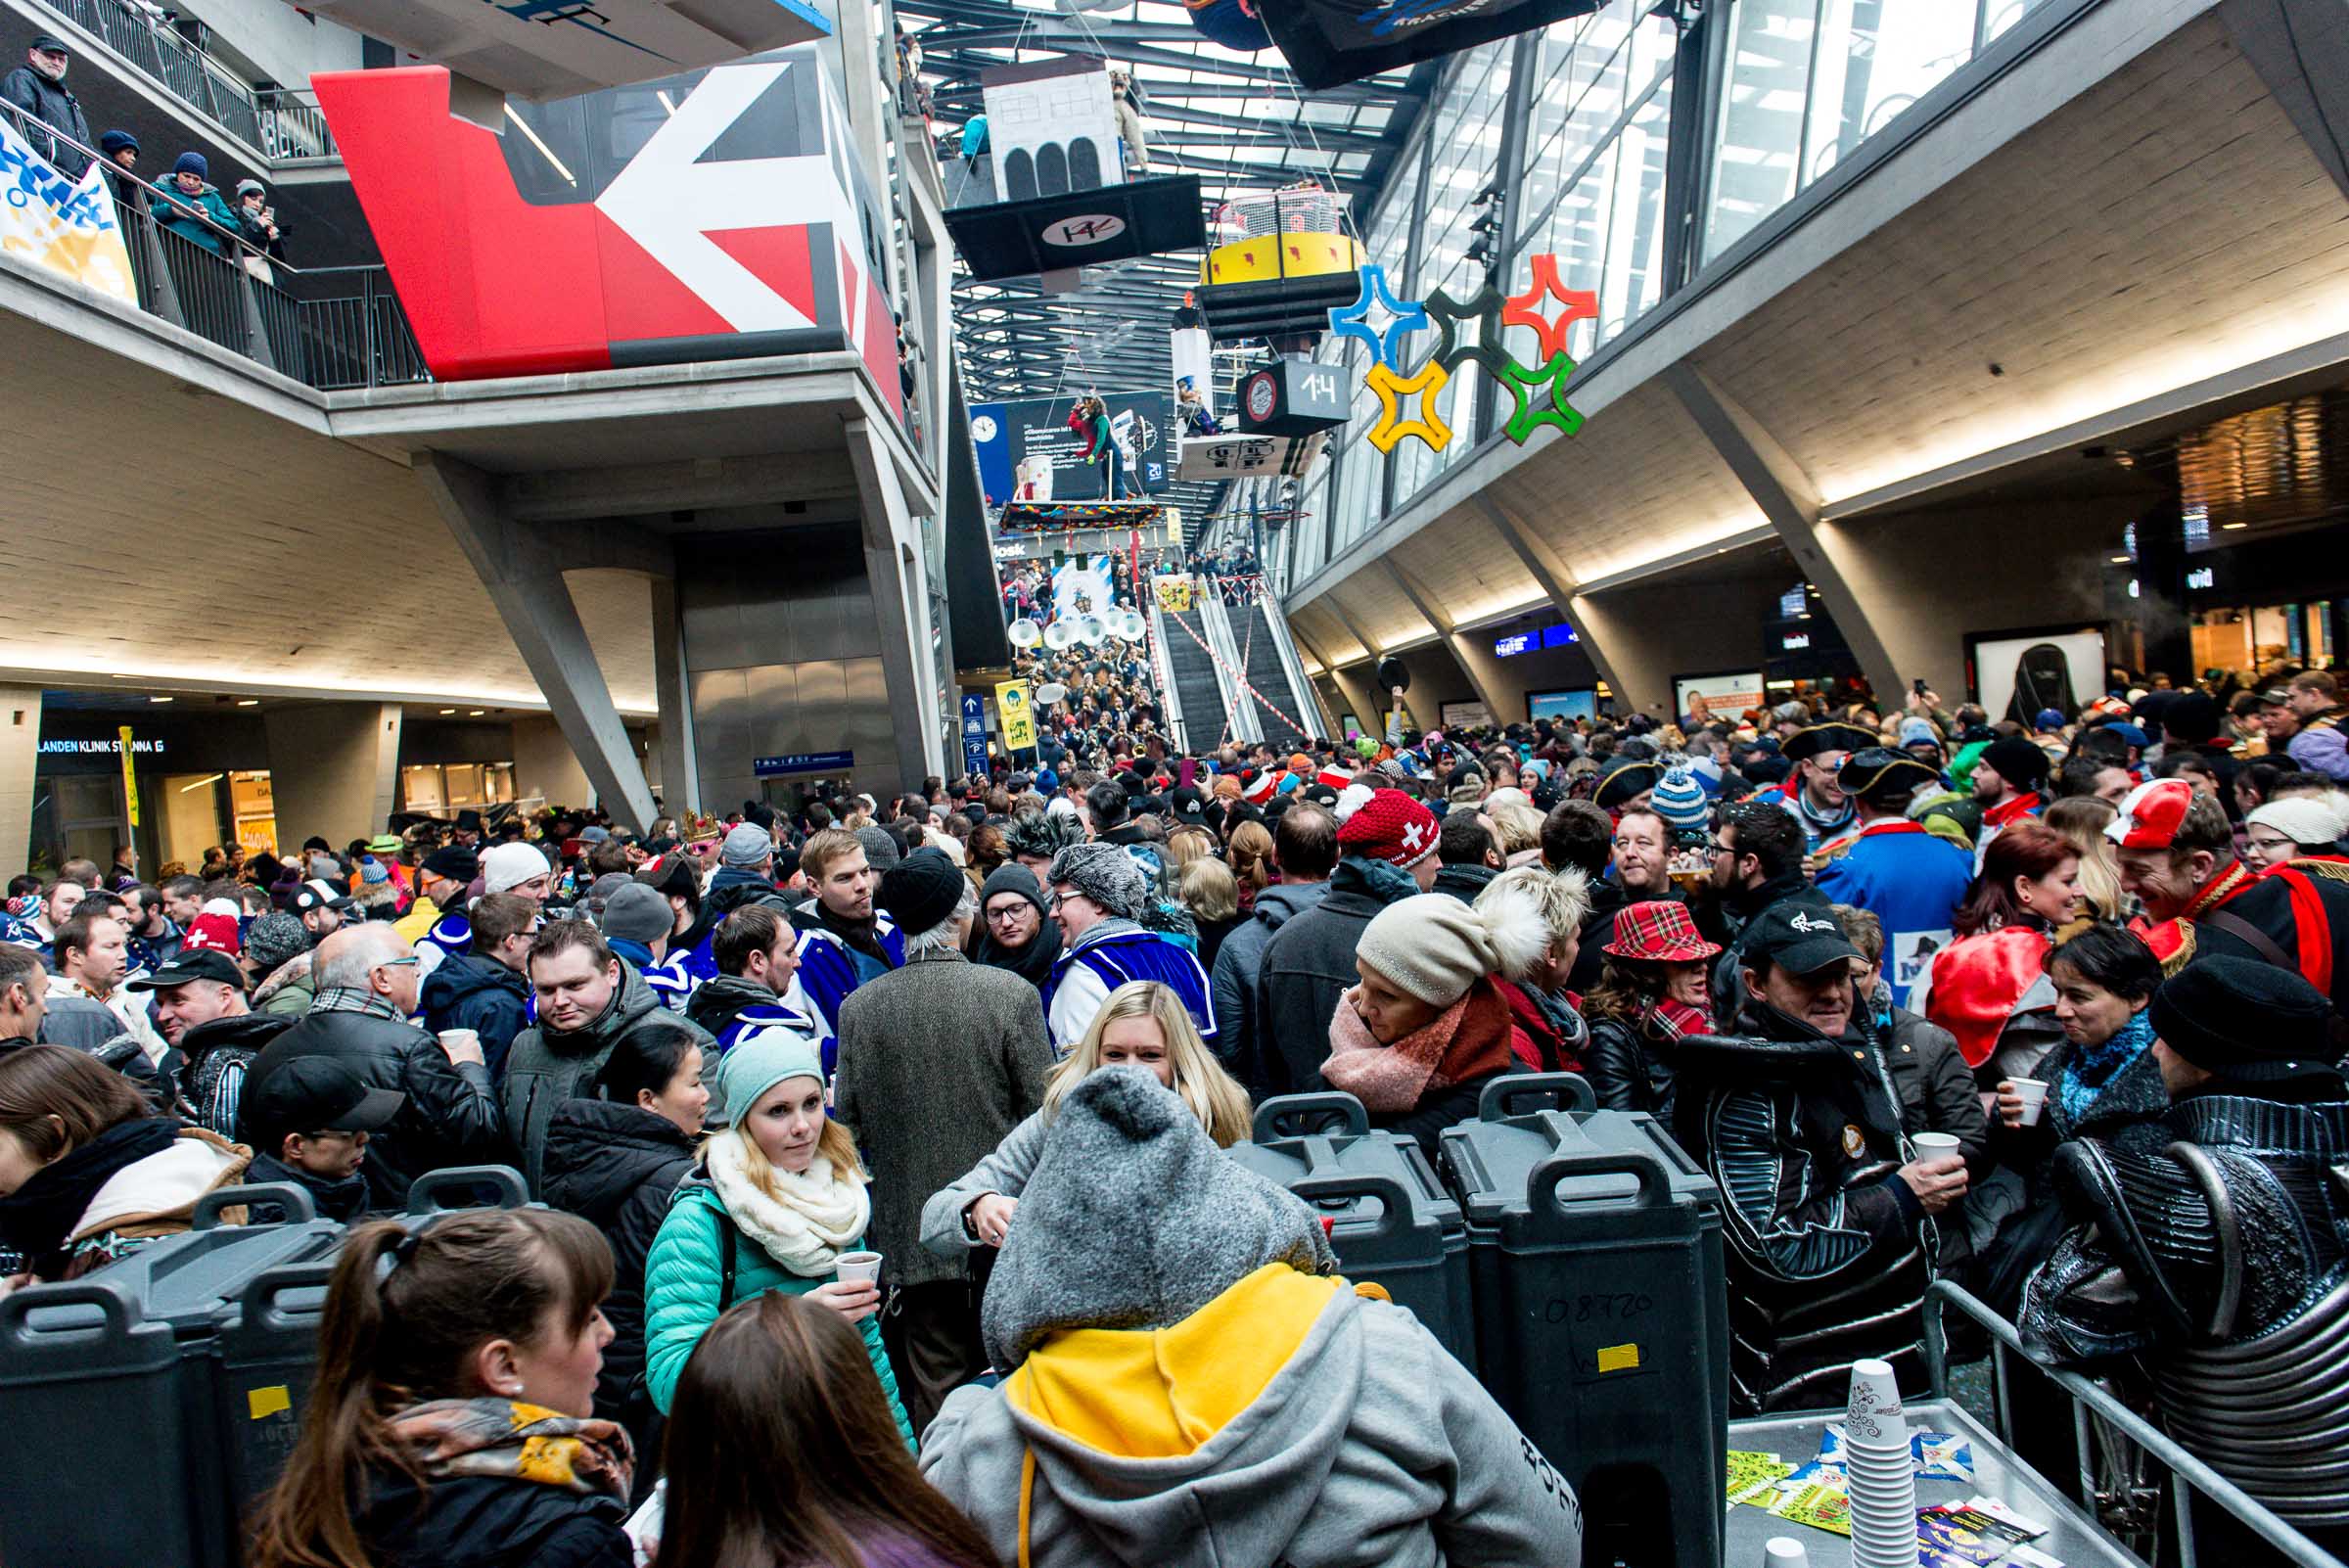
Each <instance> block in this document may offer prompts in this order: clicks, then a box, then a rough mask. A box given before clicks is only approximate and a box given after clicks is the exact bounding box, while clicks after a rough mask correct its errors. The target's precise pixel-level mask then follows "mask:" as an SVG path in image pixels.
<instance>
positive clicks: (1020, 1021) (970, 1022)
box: [833, 850, 1052, 1433]
mask: <svg viewBox="0 0 2349 1568" xmlns="http://www.w3.org/2000/svg"><path fill="white" fill-rule="evenodd" d="M875 902H876V903H877V904H878V906H879V907H880V908H881V909H883V910H884V911H885V912H887V914H888V915H889V917H890V919H891V921H892V922H894V923H895V924H896V926H897V928H898V930H899V931H901V932H903V933H904V934H905V962H904V964H903V966H902V967H900V968H897V969H893V970H890V971H889V972H888V973H886V974H883V975H879V976H877V977H875V978H874V979H871V980H868V981H866V982H865V983H864V984H863V985H861V986H858V987H857V988H856V989H855V990H854V991H853V992H850V993H849V995H848V997H847V999H845V1000H844V1001H843V1002H842V1003H841V1005H840V1066H839V1070H838V1073H837V1074H836V1076H835V1077H834V1079H833V1105H834V1114H835V1115H836V1116H838V1117H839V1119H840V1120H841V1121H842V1122H844V1123H846V1124H847V1125H848V1127H849V1129H850V1130H852V1131H853V1132H854V1133H855V1134H856V1144H857V1147H858V1149H859V1150H861V1151H862V1153H863V1155H864V1158H865V1160H866V1161H867V1163H868V1164H869V1165H870V1166H871V1167H872V1174H873V1185H872V1189H871V1191H872V1203H873V1217H872V1224H871V1227H870V1228H869V1229H868V1230H867V1231H866V1232H865V1236H866V1240H865V1244H866V1245H867V1246H869V1247H871V1248H872V1249H873V1250H874V1251H876V1252H879V1253H881V1254H882V1255H884V1256H885V1257H886V1258H887V1259H888V1263H887V1264H886V1265H885V1266H884V1268H885V1272H886V1275H887V1278H888V1280H889V1282H890V1283H891V1284H892V1285H893V1286H894V1287H895V1290H894V1292H893V1294H892V1297H891V1300H890V1306H889V1311H888V1313H887V1314H886V1316H885V1317H884V1318H883V1320H882V1324H881V1333H882V1339H883V1342H884V1343H885V1344H886V1345H887V1347H888V1349H889V1356H890V1360H891V1362H892V1364H893V1365H894V1366H895V1368H896V1371H897V1374H898V1393H899V1394H900V1395H901V1396H902V1397H903V1398H904V1401H905V1413H906V1416H907V1417H908V1418H909V1419H910V1420H911V1421H912V1423H913V1429H914V1431H915V1432H917V1433H918V1432H920V1431H921V1430H922V1428H924V1427H925V1426H927V1425H928V1424H929V1423H930V1420H931V1418H932V1417H934V1416H936V1415H937V1414H938V1409H939V1407H940V1406H941V1405H942V1404H944V1401H945V1397H946V1395H947V1394H948V1393H949V1392H951V1391H952V1390H953V1389H955V1388H956V1387H958V1386H959V1385H961V1384H963V1383H966V1382H968V1381H970V1380H971V1379H972V1378H974V1377H976V1376H978V1375H979V1374H980V1373H981V1372H983V1371H985V1370H986V1369H987V1352H986V1349H985V1348H984V1347H983V1346H982V1345H981V1343H980V1340H979V1310H978V1295H977V1292H976V1291H974V1289H973V1288H972V1284H971V1280H970V1278H969V1275H968V1273H967V1272H966V1270H965V1267H964V1264H963V1261H962V1259H960V1258H959V1257H953V1256H944V1257H942V1256H940V1255H939V1254H937V1253H933V1252H930V1251H928V1250H926V1249H925V1248H924V1247H923V1246H922V1245H921V1215H922V1201H923V1200H924V1199H925V1198H927V1197H929V1196H930V1194H931V1193H933V1192H935V1191H936V1190H938V1189H939V1188H941V1187H943V1186H945V1185H946V1184H947V1183H948V1182H950V1181H952V1180H954V1179H955V1178H956V1177H957V1176H961V1175H962V1174H963V1173H964V1172H966V1171H968V1170H969V1169H970V1168H971V1167H972V1166H973V1165H975V1164H977V1163H978V1162H979V1160H980V1159H981V1158H982V1157H984V1156H986V1155H988V1154H990V1153H992V1152H993V1150H994V1148H995V1145H996V1144H998V1143H1000V1142H1001V1141H1002V1140H1003V1136H1004V1134H1005V1133H1007V1132H1009V1131H1010V1130H1012V1129H1013V1128H1014V1127H1016V1126H1018V1125H1019V1124H1020V1123H1021V1122H1022V1121H1023V1120H1024V1119H1026V1118H1027V1117H1029V1116H1032V1115H1034V1114H1035V1112H1036V1109H1037V1108H1038V1107H1039V1106H1040V1105H1041V1104H1042V1103H1043V1096H1044V1077H1045V1075H1046V1073H1048V1072H1049V1071H1050V1070H1051V1067H1052V1046H1051V1042H1050V1040H1049V1039H1047V1038H1046V1037H1045V1034H1044V1013H1043V1009H1042V1008H1040V1007H1038V1006H1037V1005H1036V988H1035V987H1034V986H1031V985H1029V984H1028V983H1027V982H1026V981H1024V980H1022V979H1020V978H1019V977H1018V976H1017V975H1014V974H1010V973H1008V972H1006V971H1004V970H1000V969H989V968H986V967H984V966H981V965H978V964H974V963H972V962H970V961H969V960H968V959H966V958H964V957H963V955H962V945H963V939H964V938H965V937H966V936H968V935H969V932H970V927H971V922H972V921H973V920H974V919H975V918H976V917H977V915H978V912H979V900H978V897H977V895H976V894H974V893H973V892H972V890H971V884H970V879H969V878H967V877H965V876H964V875H963V874H962V873H961V872H960V871H959V870H957V869H956V868H955V866H954V863H953V862H952V861H951V860H949V859H947V858H946V856H945V855H944V853H941V852H940V851H937V850H918V851H916V852H915V853H912V854H909V855H907V856H905V858H904V859H902V860H900V861H899V862H898V863H897V864H896V865H894V866H891V867H890V868H889V869H888V870H887V871H884V872H883V873H882V874H881V888H880V892H879V894H878V895H877V896H876V898H875Z"/></svg>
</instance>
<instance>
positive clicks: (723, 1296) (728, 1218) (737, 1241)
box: [717, 1206, 742, 1317]
mask: <svg viewBox="0 0 2349 1568" xmlns="http://www.w3.org/2000/svg"><path fill="white" fill-rule="evenodd" d="M717 1245H718V1250H719V1257H718V1265H717V1311H718V1315H719V1316H721V1317H722V1316H724V1315H725V1311H726V1309H727V1308H729V1307H731V1306H733V1305H734V1266H735V1257H736V1254H737V1253H738V1252H739V1251H740V1250H741V1247H742V1232H741V1231H740V1230H738V1229H736V1228H735V1225H734V1217H733V1216H732V1215H730V1214H728V1213H726V1211H725V1209H724V1208H723V1207H722V1206H721V1207H720V1208H719V1209H718V1211H717Z"/></svg>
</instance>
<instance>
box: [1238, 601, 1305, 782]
mask: <svg viewBox="0 0 2349 1568" xmlns="http://www.w3.org/2000/svg"><path fill="white" fill-rule="evenodd" d="M1223 613H1224V615H1225V617H1226V618H1228V619H1229V620H1230V622H1231V629H1232V633H1233V635H1234V637H1235V638H1236V640H1237V641H1238V643H1239V645H1240V657H1241V660H1242V663H1243V666H1244V668H1245V669H1246V671H1247V675H1248V684H1249V685H1250V686H1251V687H1253V688H1254V690H1253V691H1248V692H1242V693H1241V694H1240V700H1241V701H1242V702H1243V703H1245V704H1247V705H1248V706H1249V708H1250V709H1251V710H1252V711H1253V716H1254V718H1255V720H1256V723H1255V729H1256V732H1257V733H1258V734H1260V735H1262V736H1263V737H1264V738H1265V739H1266V740H1267V741H1269V742H1270V743H1271V744H1272V749H1273V750H1274V751H1277V752H1283V753H1286V752H1293V751H1297V750H1299V749H1300V748H1302V747H1304V746H1305V745H1306V744H1307V743H1309V742H1310V741H1311V740H1312V739H1313V736H1312V735H1310V734H1308V733H1307V732H1306V731H1305V730H1304V729H1301V728H1299V726H1300V725H1312V724H1314V723H1315V722H1316V721H1317V720H1316V715H1314V714H1313V699H1312V698H1311V697H1310V696H1301V695H1300V694H1299V692H1298V691H1297V689H1296V687H1295V685H1294V683H1293V682H1292V679H1291V672H1290V669H1289V664H1290V661H1289V660H1287V659H1284V658H1283V657H1282V648H1281V643H1282V638H1281V637H1280V635H1279V634H1278V633H1277V632H1275V631H1274V629H1273V626H1272V623H1271V620H1270V616H1269V612H1268V611H1267V608H1266V606H1265V605H1264V604H1263V603H1262V602H1259V603H1256V604H1252V605H1250V606H1248V608H1246V609H1245V610H1240V609H1227V610H1225V611H1224V612H1223Z"/></svg>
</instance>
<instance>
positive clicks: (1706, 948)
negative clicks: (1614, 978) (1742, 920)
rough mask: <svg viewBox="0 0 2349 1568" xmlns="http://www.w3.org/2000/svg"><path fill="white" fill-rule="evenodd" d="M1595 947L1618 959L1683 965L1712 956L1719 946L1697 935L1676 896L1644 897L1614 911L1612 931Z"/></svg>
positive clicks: (1683, 906) (1686, 911) (1686, 908)
mask: <svg viewBox="0 0 2349 1568" xmlns="http://www.w3.org/2000/svg"><path fill="white" fill-rule="evenodd" d="M1598 950H1599V951H1600V952H1604V953H1612V954H1613V955H1614V956H1616V957H1618V958H1645V959H1648V960H1650V961H1652V962H1655V963H1665V964H1684V963H1694V962H1696V961H1697V960H1699V959H1704V958H1710V957H1713V956H1714V955H1715V954H1717V953H1719V952H1720V951H1721V947H1720V945H1718V944H1716V943H1710V942H1707V941H1706V940H1705V939H1704V938H1703V937H1702V936H1700V935H1698V934H1697V929H1696V922H1695V921H1693V920H1691V919H1689V918H1688V906H1687V905H1686V904H1684V903H1682V902H1681V901H1680V900H1679V899H1643V900H1642V901H1640V902H1638V903H1627V904H1625V905H1624V906H1623V907H1622V908H1620V909H1618V910H1616V911H1615V930H1614V934H1613V936H1612V938H1611V939H1610V940H1609V941H1608V943H1607V945H1605V946H1603V947H1601V948H1599V949H1598Z"/></svg>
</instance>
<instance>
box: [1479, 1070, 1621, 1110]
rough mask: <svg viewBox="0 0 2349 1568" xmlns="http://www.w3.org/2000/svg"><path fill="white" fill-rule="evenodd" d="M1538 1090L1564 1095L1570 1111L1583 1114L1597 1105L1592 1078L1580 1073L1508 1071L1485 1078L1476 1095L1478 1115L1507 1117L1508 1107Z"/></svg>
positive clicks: (1595, 1108) (1566, 1107)
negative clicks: (1494, 1076) (1482, 1089)
mask: <svg viewBox="0 0 2349 1568" xmlns="http://www.w3.org/2000/svg"><path fill="white" fill-rule="evenodd" d="M1538 1094H1555V1095H1558V1096H1560V1097H1562V1098H1563V1099H1564V1100H1565V1102H1566V1104H1565V1109H1566V1111H1567V1112H1568V1113H1569V1114H1571V1115H1584V1114H1587V1113H1589V1112H1591V1111H1595V1110H1597V1109H1598V1093H1597V1091H1596V1090H1594V1089H1592V1088H1591V1087H1590V1081H1589V1079H1587V1078H1585V1077H1583V1075H1582V1074H1580V1073H1507V1074H1503V1075H1502V1076H1501V1077H1499V1078H1496V1079H1489V1080H1487V1081H1486V1084H1485V1089H1484V1092H1483V1093H1482V1094H1479V1095H1478V1096H1477V1097H1476V1119H1477V1120H1478V1121H1480V1122H1501V1121H1506V1120H1507V1119H1508V1116H1509V1107H1510V1106H1511V1105H1513V1104H1515V1103H1516V1102H1517V1101H1519V1100H1521V1099H1527V1098H1531V1097H1532V1096H1534V1095H1538Z"/></svg>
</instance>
